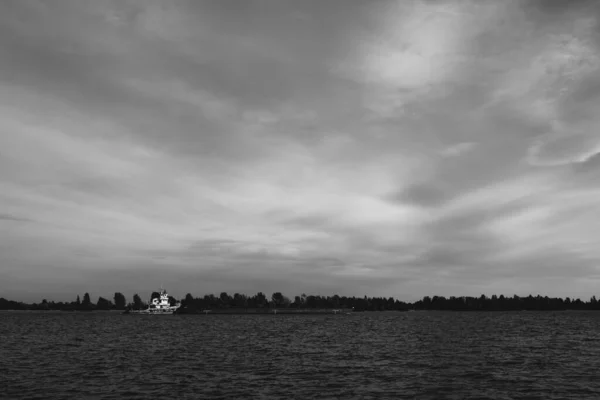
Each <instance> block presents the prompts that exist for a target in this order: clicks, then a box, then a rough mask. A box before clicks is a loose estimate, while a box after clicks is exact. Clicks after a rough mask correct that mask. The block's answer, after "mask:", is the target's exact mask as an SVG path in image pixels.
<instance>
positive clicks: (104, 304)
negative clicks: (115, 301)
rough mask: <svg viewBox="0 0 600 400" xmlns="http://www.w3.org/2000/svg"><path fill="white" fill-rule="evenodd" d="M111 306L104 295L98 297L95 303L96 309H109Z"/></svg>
mask: <svg viewBox="0 0 600 400" xmlns="http://www.w3.org/2000/svg"><path fill="white" fill-rule="evenodd" d="M111 307H112V303H111V302H110V300H107V299H105V298H104V297H102V296H100V297H98V302H97V303H96V309H98V310H110V308H111Z"/></svg>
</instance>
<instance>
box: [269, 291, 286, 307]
mask: <svg viewBox="0 0 600 400" xmlns="http://www.w3.org/2000/svg"><path fill="white" fill-rule="evenodd" d="M271 300H272V301H273V304H274V305H275V307H281V305H282V304H283V294H282V293H281V292H275V293H273V294H272V295H271Z"/></svg>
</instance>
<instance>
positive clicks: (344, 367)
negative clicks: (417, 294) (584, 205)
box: [0, 312, 600, 399]
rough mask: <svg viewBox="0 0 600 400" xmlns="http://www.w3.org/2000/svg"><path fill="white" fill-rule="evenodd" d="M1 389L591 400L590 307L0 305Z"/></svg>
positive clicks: (88, 394)
mask: <svg viewBox="0 0 600 400" xmlns="http://www.w3.org/2000/svg"><path fill="white" fill-rule="evenodd" d="M0 335H1V336H0V337H1V340H2V342H0V393H3V395H0V397H2V396H5V397H3V398H15V399H21V398H38V399H62V398H65V399H121V398H131V399H148V398H156V397H157V396H161V397H163V396H164V397H165V398H176V399H198V398H215V399H217V398H262V399H270V398H282V399H291V398H297V399H311V398H340V399H351V398H355V399H368V398H406V399H412V398H415V399H466V398H472V399H484V398H490V399H525V398H527V399H536V398H538V399H559V398H571V399H600V313H597V312H556V313H536V312H513V313H451V312H447V313H444V312H413V313H396V312H389V313H355V314H352V315H303V316H289V315H249V316H235V315H208V316H205V315H189V316H184V315H181V316H145V315H136V316H134V315H120V314H115V313H43V312H41V313H34V312H1V313H0Z"/></svg>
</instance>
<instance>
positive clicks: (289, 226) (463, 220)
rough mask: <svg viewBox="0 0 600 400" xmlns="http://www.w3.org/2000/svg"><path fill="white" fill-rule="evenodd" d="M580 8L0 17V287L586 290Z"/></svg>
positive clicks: (65, 6) (347, 7) (378, 7)
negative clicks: (161, 285)
mask: <svg viewBox="0 0 600 400" xmlns="http://www.w3.org/2000/svg"><path fill="white" fill-rule="evenodd" d="M569 4H570V5H569V7H566V8H565V6H564V5H563V4H562V3H556V2H510V3H502V4H499V3H498V4H496V3H494V4H492V3H479V2H477V3H470V4H469V3H463V2H454V1H446V2H441V3H440V2H430V1H418V0H415V1H409V2H404V1H402V2H400V1H383V2H380V3H377V4H374V5H372V4H370V5H369V6H366V5H364V4H361V3H352V4H349V3H347V2H342V1H331V2H303V3H295V2H253V1H250V2H245V3H243V4H241V3H240V4H233V3H221V2H219V3H214V4H208V3H202V2H188V1H182V2H176V3H168V4H166V3H163V2H147V1H132V2H127V3H111V2H108V3H107V2H98V3H96V2H94V3H93V4H92V3H82V2H77V1H69V2H63V3H60V4H57V5H56V6H55V7H46V6H44V5H43V4H41V3H39V2H34V1H20V2H18V3H15V4H13V5H11V6H10V7H7V6H4V7H3V6H0V60H2V61H0V89H1V90H0V117H1V118H0V121H1V122H0V209H2V214H1V215H0V291H1V292H2V293H3V296H8V297H12V298H15V299H25V300H28V301H29V300H35V301H39V298H38V297H43V296H46V297H49V295H50V294H51V295H53V296H55V298H56V300H61V299H70V298H71V297H73V295H74V294H76V293H81V292H84V291H89V292H92V293H97V294H99V295H104V296H107V295H109V293H110V292H112V291H122V292H125V293H133V292H142V293H143V292H144V291H148V290H150V289H148V288H151V287H154V286H156V285H157V284H160V283H161V282H162V283H163V284H165V285H166V286H167V287H169V290H170V291H173V292H175V293H178V294H185V293H187V292H192V293H194V294H198V295H199V294H202V293H203V292H210V291H215V290H217V291H222V290H226V291H231V292H234V291H239V292H252V291H259V290H260V291H264V292H269V291H271V292H272V291H279V290H283V291H284V292H287V293H288V294H289V295H293V294H295V293H301V292H306V293H319V292H320V293H322V294H325V293H327V294H329V293H332V292H339V293H340V294H347V295H384V296H395V297H401V298H405V299H408V300H411V299H416V298H418V297H421V296H423V295H426V294H432V293H437V294H444V295H462V294H476V295H479V294H481V293H483V292H485V293H489V291H492V290H493V291H497V292H504V293H505V294H510V293H509V292H513V291H516V290H523V291H537V292H543V293H547V294H548V295H565V294H566V293H568V294H567V295H569V296H571V297H573V296H579V295H581V296H587V295H590V294H591V293H593V290H594V288H593V287H592V285H591V284H589V282H587V283H586V281H585V279H586V278H588V280H590V281H591V280H593V279H596V278H595V277H596V276H598V272H597V270H596V267H595V265H596V264H597V261H598V259H599V258H600V253H598V251H597V249H596V247H597V246H594V242H593V237H594V232H596V231H597V228H598V226H597V224H596V222H595V218H594V217H593V216H594V215H595V214H594V213H596V212H597V211H598V206H597V204H598V202H597V200H598V193H597V182H596V181H597V179H596V171H597V158H598V156H597V154H598V153H599V152H600V149H599V147H598V142H597V135H596V132H597V131H598V127H599V126H600V125H599V123H600V121H599V120H598V117H597V111H596V108H597V100H598V93H600V92H599V91H598V90H597V89H598V78H597V75H598V70H599V69H600V63H599V60H600V58H599V57H600V56H599V54H600V51H599V49H600V40H599V37H598V35H597V29H596V28H597V26H598V18H597V17H596V15H600V14H599V13H597V12H595V11H597V10H598V5H597V2H593V1H592V2H576V3H569ZM31 248H35V249H36V251H35V252H32V251H31ZM565 271H570V272H569V273H567V272H565ZM6 282H10V285H9V284H8V283H6ZM157 282H158V283H157ZM217 288H218V289H217ZM44 291H46V292H44ZM523 294H528V293H523Z"/></svg>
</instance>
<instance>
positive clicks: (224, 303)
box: [219, 292, 232, 307]
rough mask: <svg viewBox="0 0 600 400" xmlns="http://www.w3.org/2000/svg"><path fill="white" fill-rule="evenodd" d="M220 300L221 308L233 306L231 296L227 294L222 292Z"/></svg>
mask: <svg viewBox="0 0 600 400" xmlns="http://www.w3.org/2000/svg"><path fill="white" fill-rule="evenodd" d="M219 300H220V302H221V307H229V306H230V305H231V300H232V299H231V296H229V294H227V292H221V294H220V295H219Z"/></svg>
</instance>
